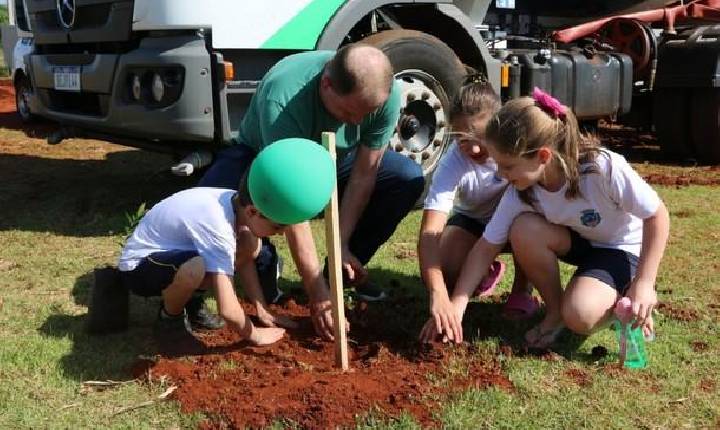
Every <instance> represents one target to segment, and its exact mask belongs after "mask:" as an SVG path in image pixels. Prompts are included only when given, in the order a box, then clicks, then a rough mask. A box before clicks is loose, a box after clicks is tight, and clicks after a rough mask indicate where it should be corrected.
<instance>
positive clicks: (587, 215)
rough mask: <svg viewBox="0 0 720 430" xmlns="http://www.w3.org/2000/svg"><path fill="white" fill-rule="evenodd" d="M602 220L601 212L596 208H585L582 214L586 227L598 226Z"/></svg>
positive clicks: (583, 223)
mask: <svg viewBox="0 0 720 430" xmlns="http://www.w3.org/2000/svg"><path fill="white" fill-rule="evenodd" d="M600 221H602V218H601V217H600V213H599V212H598V211H596V210H595V209H585V210H584V211H582V215H580V222H581V223H582V225H584V226H585V227H597V226H598V224H600Z"/></svg>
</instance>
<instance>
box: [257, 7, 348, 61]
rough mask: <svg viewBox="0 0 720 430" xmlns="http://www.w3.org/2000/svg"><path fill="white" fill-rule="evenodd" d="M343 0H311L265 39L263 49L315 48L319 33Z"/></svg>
mask: <svg viewBox="0 0 720 430" xmlns="http://www.w3.org/2000/svg"><path fill="white" fill-rule="evenodd" d="M343 3H345V0H313V1H312V3H310V4H309V5H307V6H305V8H304V9H303V10H301V11H300V12H298V14H297V15H295V16H294V17H293V18H292V19H291V20H290V21H288V23H287V24H285V25H283V26H282V27H281V28H280V29H279V30H278V31H277V32H276V33H275V34H273V35H272V36H271V37H270V38H269V39H268V40H266V41H265V42H264V43H263V44H262V46H261V48H263V49H315V44H316V43H317V40H318V37H320V33H321V32H322V31H323V29H324V28H325V25H326V24H327V22H328V21H329V20H330V18H332V16H333V15H334V14H335V12H336V11H337V10H338V9H339V8H340V6H342V4H343Z"/></svg>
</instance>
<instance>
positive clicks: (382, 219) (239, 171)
mask: <svg viewBox="0 0 720 430" xmlns="http://www.w3.org/2000/svg"><path fill="white" fill-rule="evenodd" d="M255 156H256V153H255V151H254V150H253V149H251V148H250V147H248V146H246V145H242V144H238V145H233V146H232V147H230V148H227V149H225V150H223V151H221V152H220V153H218V154H217V156H216V160H215V162H214V163H213V165H212V166H211V167H210V169H209V170H208V171H207V173H205V176H203V178H202V179H201V180H200V182H199V184H198V186H200V187H220V188H230V189H237V187H238V184H239V183H240V179H241V178H242V176H243V175H244V174H245V172H246V171H247V169H249V168H250V164H251V163H252V160H253V159H254V158H255ZM354 161H355V152H352V153H350V154H348V155H347V156H345V157H344V158H343V159H342V160H340V161H339V162H338V166H337V177H338V192H339V197H340V201H341V202H342V196H343V192H344V191H345V187H346V186H347V183H348V180H349V179H350V173H351V171H352V167H353V162H354ZM424 187H425V180H424V178H423V175H422V169H421V168H420V166H419V165H418V164H417V163H415V162H414V161H412V160H410V159H408V158H407V157H404V156H402V155H400V154H398V153H396V152H393V151H386V152H385V154H384V155H383V158H382V162H381V164H380V169H379V170H378V173H377V179H376V181H375V188H374V189H373V193H372V195H371V196H370V200H369V202H368V204H367V206H366V208H365V211H364V212H363V213H362V215H361V216H360V218H359V220H358V222H357V225H356V227H355V231H354V232H353V235H352V237H351V238H350V243H349V244H348V245H349V247H350V252H352V253H353V254H354V255H355V256H356V257H357V258H358V260H360V262H361V263H362V264H363V265H365V264H367V263H368V262H369V261H370V259H371V258H372V256H373V255H374V254H375V252H376V251H377V250H378V248H380V246H381V245H382V244H383V243H385V242H386V241H387V240H388V239H389V238H390V236H392V234H393V232H394V231H395V228H396V227H397V225H398V224H399V223H400V221H402V219H403V218H405V216H406V215H407V214H408V212H410V210H411V209H412V208H413V206H414V205H415V202H416V201H417V200H418V199H419V198H420V195H421V194H422V192H423V189H424ZM268 245H270V244H269V243H267V241H263V247H262V249H261V251H260V255H258V258H257V260H256V263H257V266H258V271H259V272H262V271H263V270H265V269H266V267H267V262H268V261H271V260H272V259H273V257H272V256H273V254H274V253H275V249H274V247H271V246H268Z"/></svg>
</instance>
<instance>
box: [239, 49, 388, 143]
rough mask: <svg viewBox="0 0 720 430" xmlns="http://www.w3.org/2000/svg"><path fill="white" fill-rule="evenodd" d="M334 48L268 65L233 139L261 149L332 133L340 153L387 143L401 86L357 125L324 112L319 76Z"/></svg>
mask: <svg viewBox="0 0 720 430" xmlns="http://www.w3.org/2000/svg"><path fill="white" fill-rule="evenodd" d="M333 55H335V53H334V52H333V51H310V52H304V53H301V54H295V55H291V56H289V57H286V58H284V59H283V60H281V61H280V62H278V63H277V64H276V65H275V66H273V67H272V68H271V69H270V71H268V73H267V74H266V75H265V77H264V78H263V80H262V82H261V83H260V85H259V86H258V89H257V92H256V93H255V95H254V96H253V98H252V101H251V102H250V106H249V108H248V111H247V112H246V114H245V117H244V118H243V121H242V124H241V125H240V130H239V133H238V139H237V140H238V143H241V144H245V145H248V146H250V147H252V148H253V149H255V150H256V151H260V150H261V149H263V148H264V147H266V146H268V145H270V144H271V143H273V142H275V141H277V140H280V139H284V138H288V137H303V138H306V139H311V140H314V141H316V142H320V139H321V133H322V132H324V131H332V132H335V133H336V137H335V139H336V145H337V150H338V153H339V154H340V156H343V155H345V154H346V153H347V152H348V151H349V150H351V149H353V148H354V147H355V146H356V145H357V144H363V145H365V146H367V147H369V148H373V149H379V148H382V147H383V145H385V144H387V143H388V142H389V141H390V138H391V137H392V135H393V133H394V132H395V126H396V125H397V121H398V118H399V116H400V89H399V87H398V85H397V83H395V82H393V85H392V90H391V91H390V96H389V97H388V99H387V100H386V101H385V104H383V105H382V106H380V107H379V108H378V109H377V110H376V111H375V112H372V113H371V114H369V115H366V116H365V118H363V121H362V123H361V124H360V125H353V124H345V123H342V122H340V121H338V120H337V119H335V118H334V117H333V116H332V115H330V113H328V112H327V110H326V109H325V107H324V105H323V104H322V101H321V100H320V93H319V85H320V76H321V75H322V72H323V67H324V66H325V64H326V63H327V62H328V61H329V60H330V59H331V58H332V57H333Z"/></svg>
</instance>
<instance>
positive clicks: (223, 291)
mask: <svg viewBox="0 0 720 430" xmlns="http://www.w3.org/2000/svg"><path fill="white" fill-rule="evenodd" d="M284 228H285V225H281V224H277V223H275V222H273V221H272V220H270V219H269V218H267V217H265V216H264V215H263V214H262V213H261V212H260V210H259V209H258V208H257V207H256V206H255V205H254V204H253V202H252V199H251V197H250V192H249V189H248V180H247V176H246V177H245V178H243V180H242V181H241V183H240V186H239V189H238V191H237V192H236V191H234V190H228V189H220V188H203V187H199V188H192V189H189V190H185V191H180V192H178V193H176V194H174V195H172V196H170V197H168V198H166V199H165V200H163V201H161V202H160V203H158V204H156V205H155V206H154V207H153V208H152V209H151V210H150V211H149V212H148V213H147V214H146V215H145V216H144V217H143V219H142V220H141V221H140V223H139V225H138V226H137V228H136V229H135V231H134V232H133V234H132V235H131V236H130V238H129V239H128V241H127V244H126V245H125V247H124V248H123V251H122V255H121V256H120V261H119V263H118V269H119V270H120V276H121V279H122V282H123V283H124V285H125V286H126V287H127V288H128V289H129V290H130V291H132V292H134V293H135V294H137V295H140V296H145V297H148V296H162V298H163V304H162V306H161V308H160V311H159V317H158V324H157V328H158V330H159V332H158V335H160V336H161V339H162V340H163V342H164V343H165V342H168V343H172V342H175V341H179V340H181V339H182V338H188V339H189V338H190V337H191V334H190V332H189V330H190V327H189V323H188V320H187V315H186V311H185V306H186V304H187V303H188V301H189V300H190V299H191V297H192V296H193V294H197V292H199V291H203V290H208V289H210V290H212V291H213V292H214V293H215V296H216V299H217V304H218V311H219V314H220V316H221V317H222V318H223V319H224V320H225V321H226V322H227V323H228V324H229V325H230V326H231V327H232V328H234V329H235V330H237V331H238V332H239V333H241V334H242V337H243V339H246V340H248V341H249V342H250V343H252V344H254V345H267V344H271V343H274V342H276V341H278V340H280V339H281V338H282V336H283V334H284V332H285V330H284V329H283V328H281V327H287V328H292V327H294V326H295V323H294V322H293V321H292V320H290V319H288V318H284V317H281V316H277V315H274V314H272V313H271V312H270V311H268V310H267V305H266V303H265V300H264V298H263V294H262V291H261V288H260V283H259V281H258V275H257V271H256V269H255V262H254V259H255V257H256V256H257V253H258V251H259V249H260V245H261V239H260V238H263V237H266V236H270V235H273V234H279V233H282V232H283V231H284ZM235 270H237V271H238V275H239V278H240V282H241V283H242V285H243V287H244V288H245V292H246V294H247V295H248V298H249V299H250V301H251V302H252V303H253V304H254V305H255V307H256V309H257V313H258V319H259V321H260V323H261V324H262V325H264V326H265V327H257V326H255V325H253V323H252V322H251V321H250V319H249V318H248V317H247V315H246V314H245V312H244V311H243V308H242V306H241V305H240V302H239V301H238V298H237V296H236V294H235V290H234V288H233V275H234V272H235Z"/></svg>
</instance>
